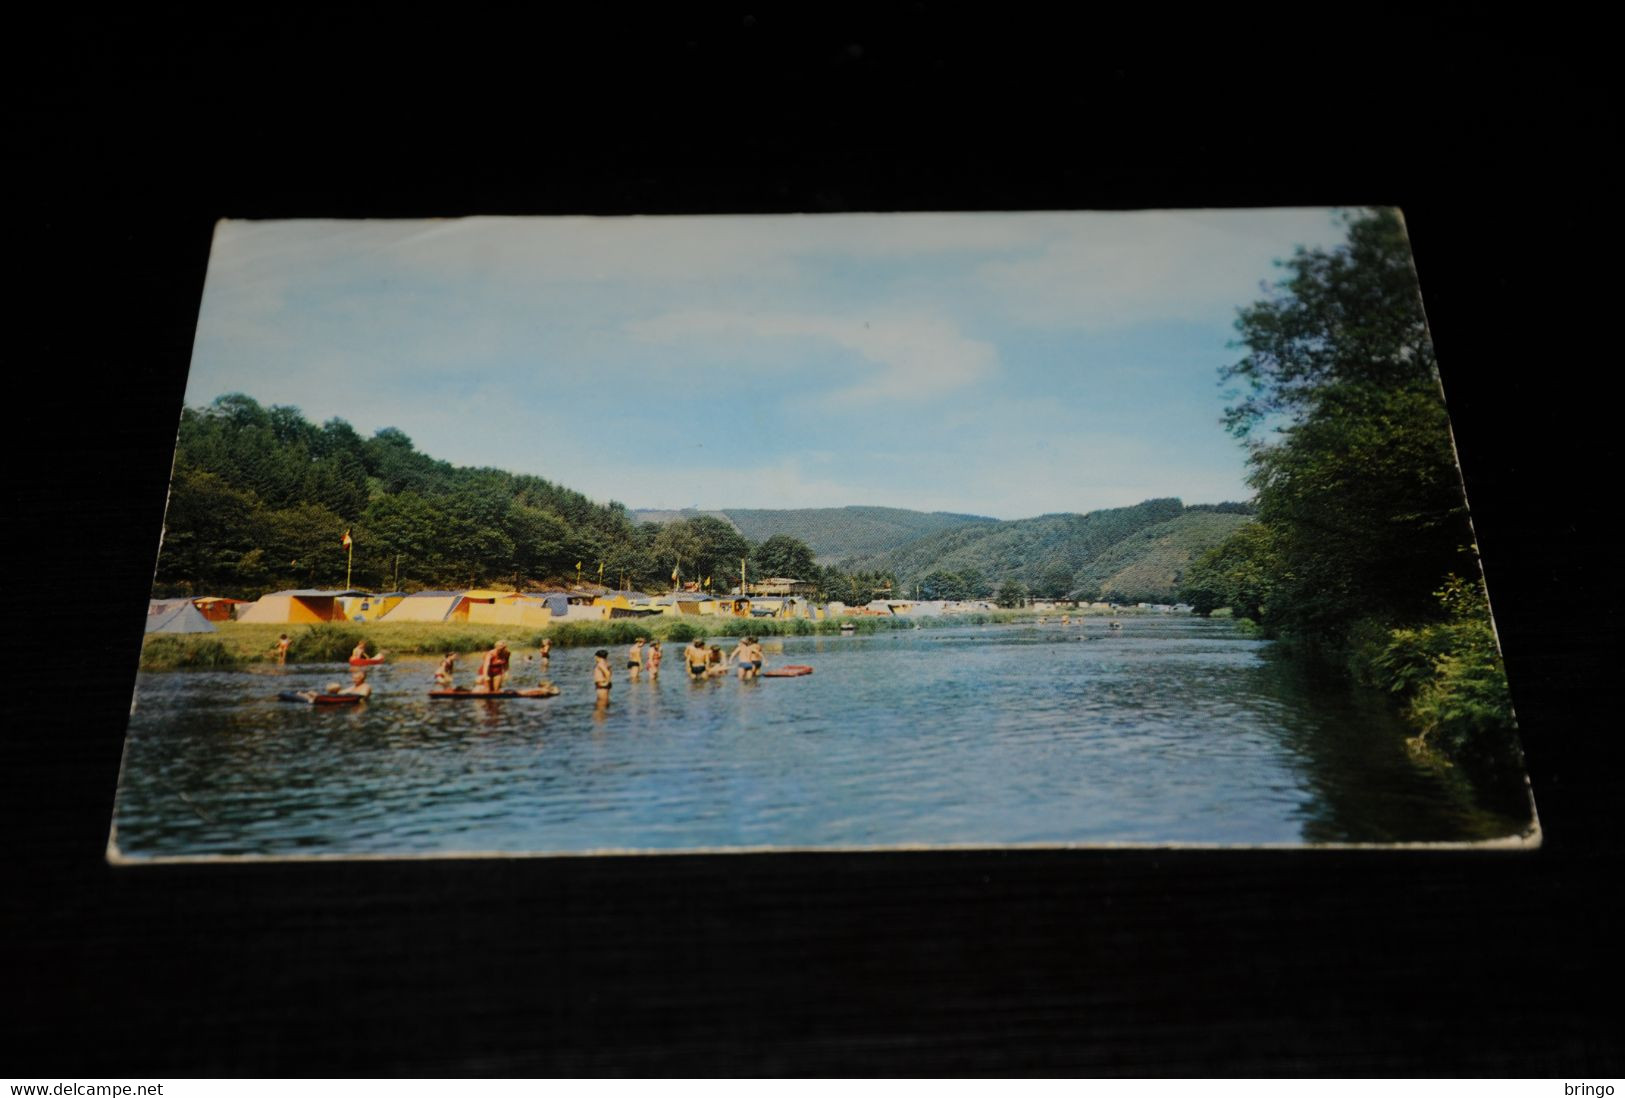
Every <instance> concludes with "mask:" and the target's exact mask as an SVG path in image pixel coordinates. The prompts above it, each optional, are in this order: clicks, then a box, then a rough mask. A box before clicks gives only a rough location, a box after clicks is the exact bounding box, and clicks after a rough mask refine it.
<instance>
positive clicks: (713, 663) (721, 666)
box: [705, 644, 728, 678]
mask: <svg viewBox="0 0 1625 1098" xmlns="http://www.w3.org/2000/svg"><path fill="white" fill-rule="evenodd" d="M727 673H728V657H727V656H725V655H723V654H722V645H720V644H713V645H712V646H711V651H710V652H709V653H707V654H706V657H705V676H706V678H715V677H717V676H718V675H726V674H727Z"/></svg>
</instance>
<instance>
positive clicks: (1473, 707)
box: [1350, 576, 1518, 769]
mask: <svg viewBox="0 0 1625 1098" xmlns="http://www.w3.org/2000/svg"><path fill="white" fill-rule="evenodd" d="M1436 595H1437V598H1438V600H1439V603H1440V605H1441V606H1442V607H1443V608H1444V610H1445V612H1446V614H1447V615H1448V616H1447V618H1446V620H1444V621H1442V622H1435V623H1431V624H1428V625H1422V626H1417V627H1413V628H1400V629H1389V630H1384V629H1381V628H1380V627H1376V626H1374V625H1373V624H1372V623H1362V625H1361V627H1360V628H1359V629H1358V630H1357V631H1356V633H1355V637H1356V644H1355V645H1354V647H1353V650H1352V652H1351V657H1350V663H1351V666H1352V667H1353V669H1354V671H1355V673H1356V674H1357V675H1358V677H1360V678H1361V679H1363V680H1364V681H1366V682H1369V683H1372V684H1373V685H1376V686H1378V687H1381V688H1382V689H1384V690H1387V691H1388V692H1390V693H1392V694H1395V695H1397V696H1398V697H1399V698H1400V699H1402V701H1403V702H1404V705H1405V715H1406V717H1407V719H1408V720H1409V721H1410V723H1411V725H1412V726H1413V727H1414V728H1416V730H1417V737H1416V741H1417V743H1416V746H1418V747H1419V748H1421V749H1423V750H1426V751H1430V752H1434V753H1437V754H1439V755H1442V756H1443V757H1445V758H1447V759H1450V760H1452V761H1456V762H1471V763H1474V764H1475V765H1490V766H1493V767H1495V768H1497V769H1500V768H1504V767H1506V766H1508V765H1510V766H1512V767H1514V768H1516V766H1517V750H1518V749H1517V742H1516V736H1515V733H1514V727H1515V726H1514V720H1513V715H1512V695H1511V691H1510V690H1509V689H1508V688H1507V680H1506V671H1505V669H1504V668H1503V667H1502V665H1501V657H1500V653H1499V652H1498V651H1497V649H1496V645H1495V634H1494V631H1493V630H1492V628H1491V625H1490V616H1489V604H1488V602H1487V601H1486V599H1485V597H1484V592H1483V588H1482V586H1481V585H1479V584H1477V583H1471V582H1469V581H1467V580H1463V579H1461V578H1460V577H1457V576H1452V577H1451V578H1450V580H1449V582H1448V583H1446V585H1445V586H1444V588H1443V589H1442V590H1440V591H1438V592H1436Z"/></svg>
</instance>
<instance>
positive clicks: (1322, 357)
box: [1185, 210, 1516, 770]
mask: <svg viewBox="0 0 1625 1098" xmlns="http://www.w3.org/2000/svg"><path fill="white" fill-rule="evenodd" d="M1348 225H1349V231H1348V241H1347V243H1346V244H1345V245H1344V246H1342V247H1339V248H1335V249H1332V250H1331V251H1322V250H1318V249H1316V250H1304V249H1300V250H1299V251H1298V253H1297V254H1296V255H1295V256H1294V257H1293V258H1292V259H1291V260H1288V261H1287V262H1286V263H1285V264H1283V266H1284V267H1285V268H1286V270H1287V272H1288V276H1287V277H1286V278H1285V279H1284V280H1283V281H1282V282H1281V283H1280V284H1279V285H1278V286H1277V287H1276V288H1275V291H1274V292H1273V293H1272V294H1271V296H1270V297H1269V298H1268V299H1266V300H1264V301H1260V302H1257V303H1255V304H1254V305H1252V306H1250V307H1248V308H1246V309H1243V310H1242V311H1241V314H1240V317H1239V319H1238V320H1237V322H1236V327H1237V330H1238V332H1239V333H1240V337H1241V338H1240V343H1241V345H1242V346H1244V347H1246V349H1247V355H1246V357H1244V358H1243V359H1241V361H1239V362H1237V363H1235V364H1234V365H1232V366H1229V367H1226V368H1225V369H1224V370H1223V371H1222V374H1223V376H1224V377H1225V378H1226V379H1227V380H1229V381H1232V382H1238V383H1240V387H1239V388H1238V389H1237V390H1235V391H1233V393H1232V394H1231V395H1232V396H1233V397H1235V398H1236V402H1235V403H1234V404H1232V405H1231V406H1230V407H1229V408H1227V409H1226V413H1225V418H1226V423H1227V425H1228V426H1229V428H1230V430H1231V431H1232V432H1233V433H1235V434H1236V435H1237V436H1238V437H1242V438H1251V439H1252V449H1251V454H1250V459H1249V460H1250V463H1251V465H1252V473H1251V475H1250V478H1249V479H1250V482H1251V484H1252V485H1253V487H1254V488H1255V489H1256V490H1257V492H1258V496H1257V508H1258V522H1257V523H1256V524H1255V525H1254V526H1251V527H1248V528H1246V529H1244V530H1242V531H1240V532H1239V533H1237V534H1236V535H1235V536H1234V537H1232V538H1231V539H1230V540H1229V541H1228V542H1226V543H1225V544H1224V545H1223V546H1220V547H1219V548H1218V549H1216V550H1214V551H1213V552H1211V553H1208V554H1206V555H1204V556H1203V557H1201V558H1200V559H1199V560H1198V561H1197V562H1196V563H1195V564H1194V565H1193V567H1192V568H1191V570H1190V574H1189V575H1188V576H1187V578H1186V583H1185V592H1186V595H1187V597H1188V598H1189V600H1190V601H1191V602H1192V604H1193V605H1195V606H1196V607H1197V609H1198V610H1199V611H1201V610H1208V611H1211V610H1212V609H1213V608H1214V607H1216V606H1220V605H1229V606H1232V607H1234V608H1235V612H1236V613H1237V614H1246V615H1247V616H1249V617H1258V618H1259V619H1260V620H1261V621H1262V624H1263V626H1264V629H1265V630H1266V632H1268V633H1269V634H1270V635H1273V636H1279V637H1284V638H1288V639H1291V640H1293V641H1295V642H1301V643H1302V645H1303V646H1304V647H1306V648H1308V649H1310V650H1315V651H1319V652H1322V653H1328V652H1338V653H1341V654H1342V655H1344V656H1345V657H1346V658H1347V660H1348V663H1349V666H1350V668H1351V669H1352V670H1353V672H1354V673H1355V675H1356V677H1358V678H1360V679H1363V680H1365V681H1366V682H1369V683H1372V684H1375V685H1377V686H1380V687H1381V688H1383V689H1385V690H1387V691H1389V692H1390V693H1392V694H1393V695H1394V696H1395V697H1396V698H1398V699H1399V700H1400V701H1401V702H1402V704H1403V705H1404V706H1405V711H1406V714H1407V716H1408V718H1409V720H1410V722H1411V724H1412V725H1413V726H1414V727H1415V728H1416V729H1417V730H1418V732H1419V736H1418V738H1417V742H1418V744H1419V745H1420V747H1421V749H1422V750H1423V751H1426V752H1430V753H1433V754H1434V755H1436V756H1439V757H1442V758H1448V759H1452V760H1456V761H1464V762H1473V763H1488V764H1490V765H1491V766H1492V767H1493V768H1498V769H1502V770H1505V769H1506V766H1507V763H1508V760H1513V759H1515V757H1516V747H1515V744H1514V739H1513V734H1512V728H1513V720H1512V707H1511V698H1510V694H1509V693H1508V691H1507V685H1506V677H1505V674H1504V672H1503V671H1502V668H1501V663H1500V658H1499V656H1498V654H1497V651H1496V647H1495V638H1494V634H1493V631H1492V627H1491V624H1490V619H1489V610H1488V604H1487V602H1486V601H1485V599H1484V595H1483V591H1482V588H1481V587H1480V585H1478V584H1477V583H1472V582H1468V581H1466V580H1463V579H1461V578H1460V576H1462V575H1471V574H1474V573H1476V572H1477V561H1476V559H1475V557H1474V549H1473V545H1472V532H1471V528H1470V527H1469V525H1468V523H1467V513H1466V508H1465V504H1464V499H1463V495H1462V489H1461V482H1460V477H1459V474H1458V472H1457V470H1456V466H1455V458H1454V453H1453V451H1452V448H1451V443H1450V434H1449V423H1448V420H1447V418H1446V415H1445V409H1444V401H1443V397H1442V395H1441V393H1440V388H1439V381H1438V377H1437V373H1436V370H1435V363H1434V356H1433V347H1432V344H1431V343H1430V342H1429V340H1428V335H1427V327H1426V324H1425V321H1424V318H1423V315H1422V307H1421V299H1420V297H1419V295H1418V293H1417V287H1416V281H1415V276H1414V274H1413V273H1412V270H1411V266H1410V250H1409V247H1408V245H1407V243H1406V240H1405V235H1404V230H1403V228H1402V226H1401V225H1400V223H1399V219H1398V217H1397V216H1396V215H1395V214H1394V213H1393V212H1392V211H1389V210H1375V211H1370V212H1368V213H1365V214H1363V215H1360V216H1357V217H1352V218H1350V219H1349V223H1348ZM1261 435H1263V436H1267V439H1268V440H1267V441H1265V440H1263V439H1261V438H1260V437H1258V436H1261Z"/></svg>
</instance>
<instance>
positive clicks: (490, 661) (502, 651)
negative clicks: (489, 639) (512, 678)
mask: <svg viewBox="0 0 1625 1098" xmlns="http://www.w3.org/2000/svg"><path fill="white" fill-rule="evenodd" d="M480 675H481V676H483V677H484V679H485V683H486V687H487V689H489V690H490V691H491V693H493V694H497V693H501V691H502V680H503V679H505V678H507V677H508V642H507V641H504V640H499V641H497V642H496V644H495V645H494V646H492V648H491V650H490V651H489V652H487V653H486V654H485V658H484V659H483V660H481V661H480Z"/></svg>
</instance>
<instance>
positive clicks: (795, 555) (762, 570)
mask: <svg viewBox="0 0 1625 1098" xmlns="http://www.w3.org/2000/svg"><path fill="white" fill-rule="evenodd" d="M750 563H751V571H752V572H753V573H754V575H755V576H757V577H760V578H763V579H768V578H772V577H776V576H777V577H785V578H789V579H801V580H810V579H813V578H814V577H816V576H817V575H818V573H819V569H818V565H817V564H816V563H814V561H813V551H812V549H811V548H809V547H808V545H807V543H806V542H804V541H802V540H801V539H800V538H795V537H791V536H790V535H789V534H774V535H773V536H772V537H770V538H768V539H767V540H766V541H764V542H762V543H761V544H760V545H758V546H757V547H756V548H754V549H752V550H751V554H750Z"/></svg>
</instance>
